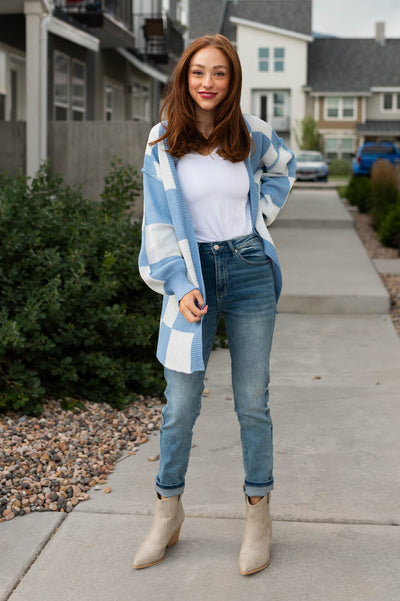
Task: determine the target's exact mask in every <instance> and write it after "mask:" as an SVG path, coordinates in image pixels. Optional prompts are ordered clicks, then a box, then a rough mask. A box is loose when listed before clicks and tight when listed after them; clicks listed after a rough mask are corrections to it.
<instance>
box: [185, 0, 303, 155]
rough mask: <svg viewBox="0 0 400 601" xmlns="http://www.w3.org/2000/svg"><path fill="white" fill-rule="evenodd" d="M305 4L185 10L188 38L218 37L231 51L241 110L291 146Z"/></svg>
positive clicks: (297, 117) (267, 1) (299, 95)
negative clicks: (238, 69) (239, 77)
mask: <svg viewBox="0 0 400 601" xmlns="http://www.w3.org/2000/svg"><path fill="white" fill-rule="evenodd" d="M311 4H312V2H311V0H286V1H285V3H284V4H283V3H281V2H277V1H276V0H264V1H263V2H259V1H252V0H246V1H243V0H236V1H235V2H232V1H229V0H223V1H221V2H210V1H209V0H206V1H205V2H204V1H203V2H201V6H199V5H200V3H191V4H190V21H189V35H190V38H195V37H197V36H199V35H204V34H206V33H217V32H219V33H222V34H224V35H226V36H227V37H229V39H230V40H231V41H232V42H233V43H234V44H235V45H236V48H237V51H238V53H239V56H240V60H241V63H242V71H243V86H242V101H241V104H242V109H243V111H244V112H245V113H252V114H254V115H257V116H259V117H261V118H262V119H264V120H266V121H268V122H269V123H270V124H271V125H272V127H273V128H274V129H275V130H276V131H277V133H278V134H279V135H280V136H281V137H282V138H283V139H284V141H285V142H286V143H287V144H288V145H290V146H291V147H294V146H295V138H294V135H293V128H294V127H295V124H296V123H297V122H298V121H301V119H302V118H303V117H304V115H305V111H306V95H305V93H304V86H305V85H306V84H307V59H308V47H309V44H310V43H311V42H312V40H313V38H312V34H311Z"/></svg>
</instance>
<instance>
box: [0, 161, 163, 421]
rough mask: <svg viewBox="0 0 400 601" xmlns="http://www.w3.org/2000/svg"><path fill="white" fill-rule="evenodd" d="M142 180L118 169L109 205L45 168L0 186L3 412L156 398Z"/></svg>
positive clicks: (153, 302) (153, 300)
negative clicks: (138, 216) (47, 404)
mask: <svg viewBox="0 0 400 601" xmlns="http://www.w3.org/2000/svg"><path fill="white" fill-rule="evenodd" d="M139 192H140V184H139V183H138V179H137V173H136V171H135V170H134V169H133V168H132V167H123V166H122V164H121V162H118V161H114V163H113V164H112V170H111V173H110V175H109V176H108V177H107V178H106V185H105V190H104V193H103V202H101V203H93V202H91V201H87V200H85V199H83V198H82V195H81V192H80V190H79V189H72V188H70V187H68V186H66V185H65V184H64V183H63V181H62V179H61V178H59V177H56V176H54V175H52V174H51V173H50V170H49V169H48V167H47V166H43V167H42V169H41V170H40V171H39V173H38V175H37V177H36V178H35V179H34V180H33V181H32V182H30V183H29V182H28V181H27V179H26V178H25V177H24V176H18V177H9V176H3V177H2V178H0V410H11V409H13V410H17V409H21V408H22V409H23V410H24V411H25V412H26V413H38V412H40V411H41V405H42V402H43V400H44V398H45V397H46V396H51V395H57V397H59V398H64V399H68V398H77V399H88V400H92V401H106V402H108V403H110V404H111V405H112V406H114V407H117V408H120V407H122V406H124V404H125V403H127V402H129V401H130V400H131V399H132V398H133V396H134V394H135V393H144V394H146V393H152V394H156V393H159V392H160V391H161V389H162V370H161V369H160V366H159V364H158V363H157V361H156V360H155V345H156V338H157V331H158V324H159V311H160V300H159V298H158V295H156V294H154V293H153V292H152V291H151V290H150V289H148V288H147V286H146V285H145V284H144V283H143V282H142V280H141V278H140V276H139V274H138V268H137V258H138V252H139V248H140V237H141V231H140V230H141V228H140V224H134V225H131V222H130V216H129V211H128V210H127V209H129V206H132V203H133V201H134V199H135V197H136V196H138V194H139Z"/></svg>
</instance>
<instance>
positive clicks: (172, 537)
mask: <svg viewBox="0 0 400 601" xmlns="http://www.w3.org/2000/svg"><path fill="white" fill-rule="evenodd" d="M180 532H181V526H180V527H179V528H178V530H177V531H176V532H175V533H174V534H173V535H172V536H171V539H170V541H169V543H168V545H167V548H168V547H172V545H175V544H176V543H177V542H178V538H179V534H180Z"/></svg>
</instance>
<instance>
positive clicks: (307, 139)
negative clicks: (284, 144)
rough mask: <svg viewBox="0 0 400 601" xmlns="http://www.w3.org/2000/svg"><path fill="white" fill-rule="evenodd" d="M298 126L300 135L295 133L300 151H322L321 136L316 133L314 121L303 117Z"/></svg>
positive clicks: (308, 117)
mask: <svg viewBox="0 0 400 601" xmlns="http://www.w3.org/2000/svg"><path fill="white" fill-rule="evenodd" d="M298 126H300V128H301V134H300V136H299V134H298V132H297V131H295V132H294V135H295V138H296V142H297V145H298V146H299V148H300V149H301V150H319V151H322V142H321V136H320V133H319V131H318V125H317V122H316V121H315V119H313V117H311V116H310V115H308V116H307V117H304V118H303V119H302V120H301V122H300V123H298Z"/></svg>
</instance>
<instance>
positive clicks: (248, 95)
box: [237, 24, 308, 149]
mask: <svg viewBox="0 0 400 601" xmlns="http://www.w3.org/2000/svg"><path fill="white" fill-rule="evenodd" d="M307 43H308V42H307V41H306V40H303V39H298V38H297V37H292V36H291V35H290V33H289V32H288V35H283V34H280V33H275V32H270V31H265V30H263V29H258V28H256V27H248V26H244V25H239V24H238V25H237V50H238V53H239V56H240V59H241V63H242V70H243V88H242V110H243V112H245V113H253V112H256V113H257V107H256V106H254V100H253V99H254V96H255V93H257V91H265V92H271V93H274V92H281V91H283V92H286V93H287V97H288V116H289V123H288V125H289V127H288V128H285V129H287V131H285V129H282V132H280V131H279V130H280V129H281V128H280V126H279V122H278V123H277V125H276V124H275V123H274V121H273V120H270V119H269V120H270V123H271V125H272V127H275V129H277V131H278V133H280V135H282V137H283V138H284V140H285V142H287V143H288V144H289V145H290V147H291V148H293V149H296V148H297V147H296V140H295V136H294V129H295V128H296V126H297V124H298V123H299V122H300V121H301V120H302V118H303V117H304V115H305V114H306V99H305V93H304V91H303V89H302V88H303V86H304V85H305V84H306V82H307ZM259 48H269V49H270V51H269V52H270V57H269V63H270V64H269V70H268V71H259V68H258V58H259V57H258V49H259ZM274 48H284V49H285V59H284V61H285V62H284V70H283V71H281V72H275V71H274V67H273V61H274V57H273V49H274ZM268 112H270V111H268Z"/></svg>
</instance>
